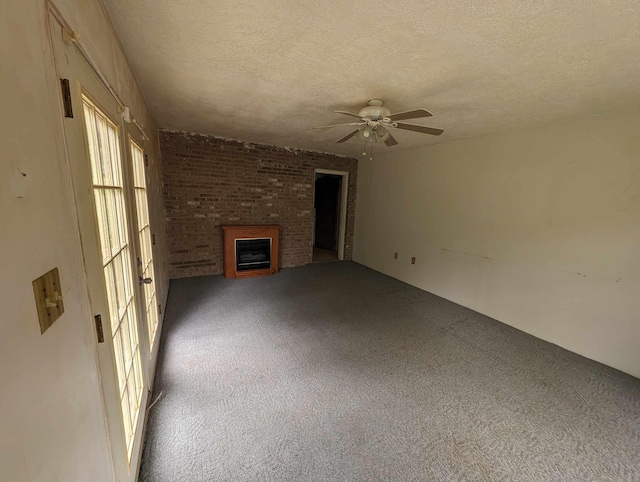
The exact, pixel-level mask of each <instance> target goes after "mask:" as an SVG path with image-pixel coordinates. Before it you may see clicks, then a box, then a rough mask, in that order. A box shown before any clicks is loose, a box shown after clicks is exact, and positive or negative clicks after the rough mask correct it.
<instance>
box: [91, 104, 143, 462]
mask: <svg viewBox="0 0 640 482" xmlns="http://www.w3.org/2000/svg"><path fill="white" fill-rule="evenodd" d="M83 108H84V120H85V128H86V133H87V139H88V144H89V157H90V161H91V173H92V181H93V182H92V184H93V195H94V199H95V210H96V219H97V221H98V231H99V237H100V248H101V253H102V266H103V270H104V281H105V286H106V291H107V300H108V304H109V319H110V323H111V334H112V337H113V347H114V356H115V361H116V372H117V374H118V389H119V395H120V408H121V410H122V422H123V426H124V434H125V439H126V440H125V441H126V445H127V450H128V456H129V457H131V449H132V448H133V441H134V434H135V433H136V427H137V424H138V422H139V418H140V405H141V400H142V393H143V385H144V382H143V378H142V364H141V358H140V343H139V337H138V324H137V318H136V308H135V307H136V305H135V285H134V283H135V281H136V280H135V279H134V276H133V273H134V271H133V267H132V265H131V247H130V242H129V230H128V219H127V209H126V203H125V193H124V180H123V179H124V178H123V167H122V156H121V153H120V138H119V132H118V127H117V126H116V125H115V124H114V123H113V122H111V120H110V119H109V118H108V117H107V116H106V115H105V114H103V113H102V112H101V111H100V110H99V109H98V108H97V107H96V106H95V105H94V104H93V103H92V102H91V101H90V100H89V99H87V98H86V97H83Z"/></svg>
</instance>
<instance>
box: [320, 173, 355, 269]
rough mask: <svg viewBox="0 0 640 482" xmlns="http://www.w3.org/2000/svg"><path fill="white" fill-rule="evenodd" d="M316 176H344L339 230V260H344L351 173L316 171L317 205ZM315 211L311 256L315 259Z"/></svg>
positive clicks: (341, 189)
mask: <svg viewBox="0 0 640 482" xmlns="http://www.w3.org/2000/svg"><path fill="white" fill-rule="evenodd" d="M316 174H333V175H334V176H342V185H341V188H340V195H341V196H342V199H341V200H340V227H339V229H338V259H344V245H345V241H346V235H347V200H348V199H349V173H348V172H347V171H334V170H331V169H316V170H315V172H314V174H313V202H314V205H315V196H316V190H315V189H316ZM315 225H316V218H315V210H314V217H313V226H314V229H313V230H312V234H311V236H312V238H311V256H312V259H313V243H314V242H315V239H314V238H315Z"/></svg>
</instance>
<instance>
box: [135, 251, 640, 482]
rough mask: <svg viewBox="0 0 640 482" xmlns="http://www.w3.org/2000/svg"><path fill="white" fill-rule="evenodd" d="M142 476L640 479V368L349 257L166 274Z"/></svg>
mask: <svg viewBox="0 0 640 482" xmlns="http://www.w3.org/2000/svg"><path fill="white" fill-rule="evenodd" d="M166 315H167V316H166V322H165V328H164V329H165V333H164V337H163V341H162V347H161V352H160V361H159V369H158V374H157V378H156V386H155V391H156V393H158V392H159V391H161V390H162V391H164V396H163V398H161V399H160V401H159V402H158V403H157V404H156V405H155V407H153V408H152V409H151V412H150V414H149V421H148V432H147V438H146V444H145V448H144V454H143V460H142V468H141V474H140V480H141V481H144V482H151V481H153V482H184V481H227V480H228V481H260V480H265V481H267V480H269V481H270V480H275V481H307V480H308V481H374V480H384V481H413V480H416V481H417V480H427V481H440V480H517V481H542V480H545V481H546V480H580V481H582V480H593V481H595V480H597V481H604V480H609V481H623V480H640V380H638V379H635V378H633V377H631V376H628V375H625V374H623V373H621V372H618V371H616V370H613V369H611V368H608V367H605V366H603V365H600V364H598V363H596V362H593V361H590V360H587V359H585V358H583V357H580V356H578V355H575V354H573V353H570V352H568V351H566V350H563V349H561V348H559V347H557V346H555V345H552V344H549V343H546V342H544V341H541V340H538V339H536V338H534V337H532V336H529V335H526V334H524V333H522V332H520V331H518V330H516V329H514V328H511V327H509V326H507V325H504V324H502V323H499V322H497V321H495V320H492V319H490V318H487V317H485V316H482V315H480V314H478V313H475V312H473V311H471V310H468V309H466V308H463V307H461V306H458V305H456V304H454V303H451V302H448V301H445V300H443V299H441V298H438V297H437V296H434V295H431V294H429V293H426V292H424V291H420V290H418V289H417V288H413V287H411V286H409V285H406V284H404V283H402V282H400V281H397V280H394V279H392V278H389V277H386V276H384V275H381V274H379V273H376V272H374V271H371V270H369V269H367V268H364V267H362V266H359V265H357V264H355V263H350V262H336V263H319V264H313V265H309V266H305V267H301V268H293V269H286V270H283V271H281V272H280V273H279V274H277V275H275V276H271V277H264V278H256V279H247V280H225V279H224V278H222V276H213V277H201V278H191V279H182V280H178V281H173V282H172V283H171V291H170V296H169V303H168V307H167V314H166Z"/></svg>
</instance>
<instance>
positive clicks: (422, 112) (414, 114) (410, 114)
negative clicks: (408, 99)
mask: <svg viewBox="0 0 640 482" xmlns="http://www.w3.org/2000/svg"><path fill="white" fill-rule="evenodd" d="M431 116H432V114H431V112H429V111H428V110H426V109H415V110H408V111H406V112H398V113H397V114H391V115H390V116H387V117H388V118H389V119H391V120H392V121H399V120H406V119H419V118H420V117H431Z"/></svg>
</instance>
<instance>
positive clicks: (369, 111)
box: [358, 105, 391, 120]
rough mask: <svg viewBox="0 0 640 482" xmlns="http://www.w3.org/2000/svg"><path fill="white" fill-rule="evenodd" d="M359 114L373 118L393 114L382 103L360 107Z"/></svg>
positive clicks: (378, 118) (376, 118)
mask: <svg viewBox="0 0 640 482" xmlns="http://www.w3.org/2000/svg"><path fill="white" fill-rule="evenodd" d="M358 115H359V116H360V117H368V118H370V119H371V120H382V119H383V118H384V117H389V116H390V115H391V111H390V110H389V109H387V108H386V107H382V106H381V105H369V106H367V107H365V108H363V109H360V112H359V113H358Z"/></svg>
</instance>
